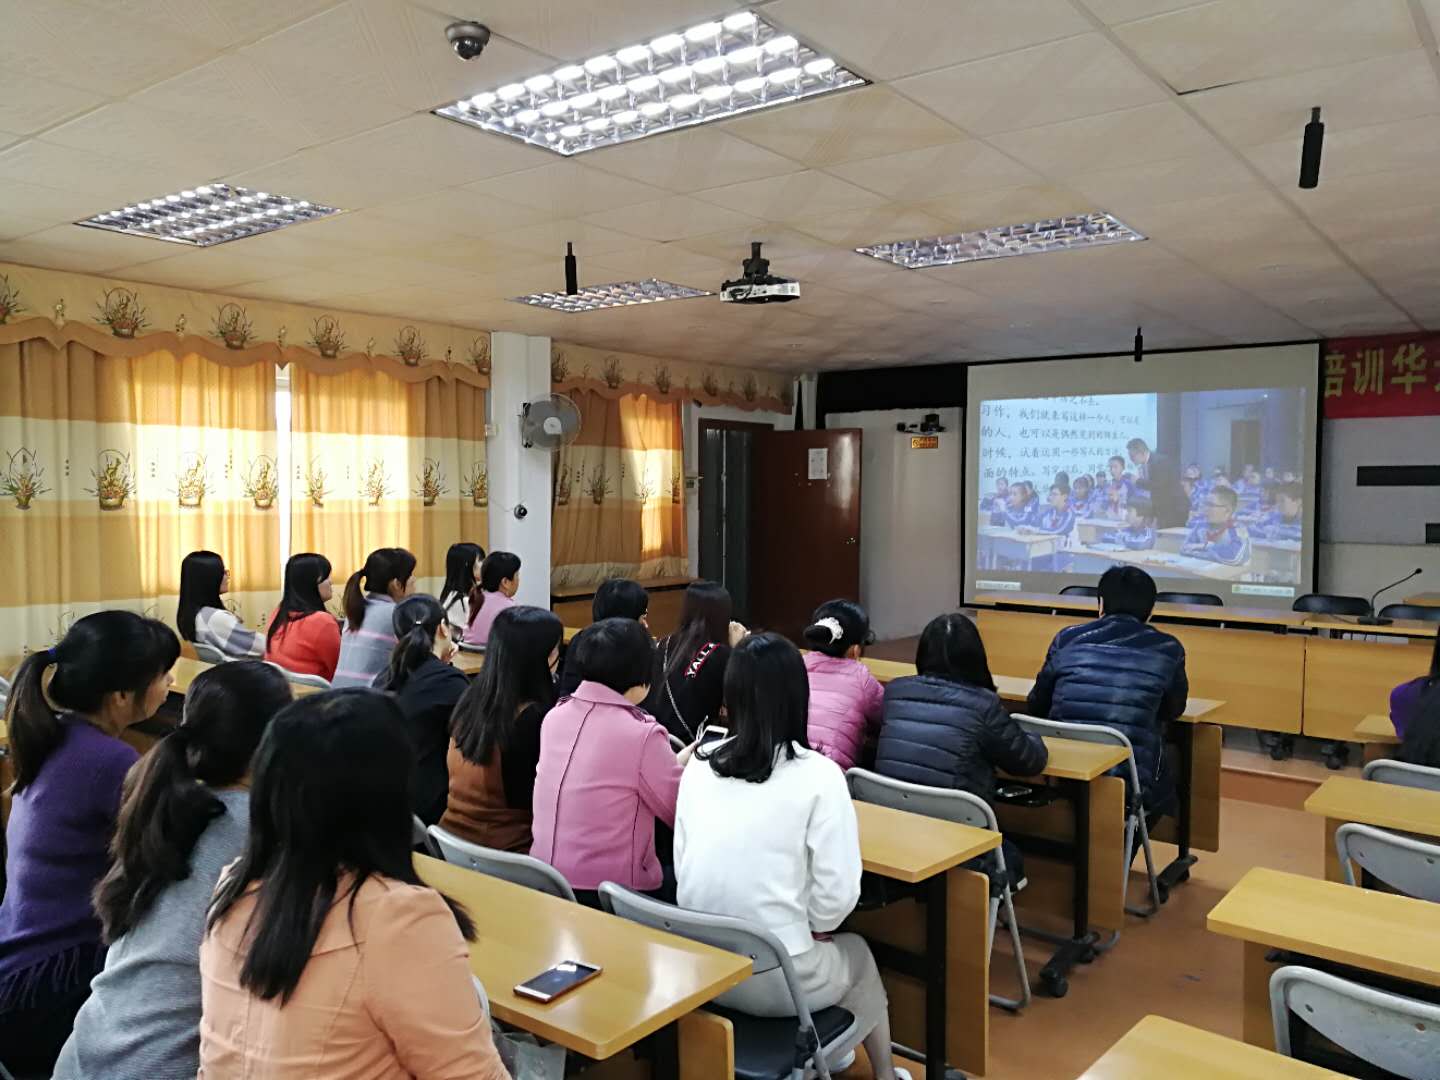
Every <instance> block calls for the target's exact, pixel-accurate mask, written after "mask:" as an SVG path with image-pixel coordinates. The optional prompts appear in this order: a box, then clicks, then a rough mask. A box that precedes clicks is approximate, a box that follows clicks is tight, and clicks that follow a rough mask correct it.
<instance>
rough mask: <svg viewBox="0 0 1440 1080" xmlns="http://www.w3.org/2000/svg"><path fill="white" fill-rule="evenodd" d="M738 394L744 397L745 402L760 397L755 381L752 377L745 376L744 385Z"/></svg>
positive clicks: (758, 386) (758, 387)
mask: <svg viewBox="0 0 1440 1080" xmlns="http://www.w3.org/2000/svg"><path fill="white" fill-rule="evenodd" d="M740 392H741V394H742V395H744V397H745V400H746V401H754V400H755V399H756V398H757V397H759V396H760V384H759V383H758V382H757V381H756V380H755V376H754V375H746V376H745V383H744V385H743V386H742V387H741V390H740Z"/></svg>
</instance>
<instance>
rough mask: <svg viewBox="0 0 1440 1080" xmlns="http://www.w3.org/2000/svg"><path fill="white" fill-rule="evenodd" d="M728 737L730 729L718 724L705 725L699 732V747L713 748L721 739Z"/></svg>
mask: <svg viewBox="0 0 1440 1080" xmlns="http://www.w3.org/2000/svg"><path fill="white" fill-rule="evenodd" d="M729 737H730V729H729V728H728V727H721V726H720V725H719V724H706V725H705V727H704V728H703V729H702V730H701V732H700V740H699V744H698V745H699V746H713V745H714V744H715V743H717V742H719V741H720V740H722V739H728V738H729Z"/></svg>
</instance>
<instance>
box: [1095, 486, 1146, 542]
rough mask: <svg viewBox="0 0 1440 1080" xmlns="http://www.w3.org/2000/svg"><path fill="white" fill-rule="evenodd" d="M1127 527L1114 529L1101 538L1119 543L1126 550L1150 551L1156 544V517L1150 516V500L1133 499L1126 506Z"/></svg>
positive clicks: (1103, 540)
mask: <svg viewBox="0 0 1440 1080" xmlns="http://www.w3.org/2000/svg"><path fill="white" fill-rule="evenodd" d="M1125 513H1126V518H1125V528H1123V529H1112V530H1110V531H1109V532H1107V533H1105V534H1104V535H1103V536H1102V537H1101V538H1100V539H1101V542H1102V543H1105V544H1118V545H1120V546H1121V547H1123V548H1124V549H1125V550H1126V551H1149V550H1150V549H1151V548H1153V547H1154V546H1155V519H1154V518H1153V517H1151V516H1150V500H1149V499H1141V498H1136V499H1132V500H1131V501H1130V502H1129V503H1128V504H1126V507H1125Z"/></svg>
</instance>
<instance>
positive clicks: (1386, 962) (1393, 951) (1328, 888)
mask: <svg viewBox="0 0 1440 1080" xmlns="http://www.w3.org/2000/svg"><path fill="white" fill-rule="evenodd" d="M1206 925H1207V926H1208V927H1209V929H1210V930H1212V931H1213V932H1215V933H1217V934H1223V935H1224V936H1225V937H1232V938H1239V939H1240V940H1242V941H1251V942H1256V943H1258V944H1261V945H1268V946H1270V947H1271V948H1276V949H1289V950H1291V951H1293V952H1299V953H1304V954H1306V955H1308V956H1316V957H1320V958H1322V959H1325V960H1333V961H1336V962H1337V963H1341V964H1351V965H1353V966H1355V967H1358V968H1363V969H1364V970H1366V971H1374V972H1379V973H1380V974H1382V975H1393V976H1395V977H1396V978H1398V979H1409V980H1410V981H1412V982H1418V983H1424V984H1425V985H1427V986H1440V919H1437V918H1436V917H1435V905H1434V904H1432V903H1429V902H1428V901H1425V900H1412V899H1411V898H1410V897H1408V896H1397V895H1394V894H1392V893H1383V892H1376V891H1374V890H1371V889H1356V888H1353V887H1352V886H1349V885H1341V884H1339V883H1338V882H1334V881H1321V880H1320V879H1318V878H1309V877H1304V876H1302V875H1300V874H1287V873H1284V872H1282V871H1279V870H1270V869H1268V868H1266V867H1258V866H1257V867H1255V868H1254V869H1252V870H1251V871H1250V872H1249V873H1247V874H1246V875H1245V876H1244V877H1243V878H1241V879H1240V881H1239V883H1238V884H1237V885H1236V886H1235V887H1234V888H1233V889H1231V890H1230V892H1229V893H1228V894H1227V895H1226V896H1225V898H1224V899H1223V900H1221V901H1220V903H1218V904H1216V905H1215V907H1214V908H1213V909H1212V910H1211V912H1210V915H1209V917H1208V919H1207V920H1206Z"/></svg>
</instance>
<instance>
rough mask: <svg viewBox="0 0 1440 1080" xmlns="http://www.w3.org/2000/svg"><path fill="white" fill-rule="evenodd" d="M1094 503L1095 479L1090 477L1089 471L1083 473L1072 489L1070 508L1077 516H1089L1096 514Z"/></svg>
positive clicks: (1077, 478)
mask: <svg viewBox="0 0 1440 1080" xmlns="http://www.w3.org/2000/svg"><path fill="white" fill-rule="evenodd" d="M1094 505H1095V481H1094V480H1091V479H1090V474H1089V473H1081V474H1080V475H1079V476H1077V477H1076V478H1075V486H1074V487H1072V488H1071V489H1070V509H1071V510H1072V511H1073V512H1074V514H1075V516H1076V517H1077V518H1088V517H1092V516H1094Z"/></svg>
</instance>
